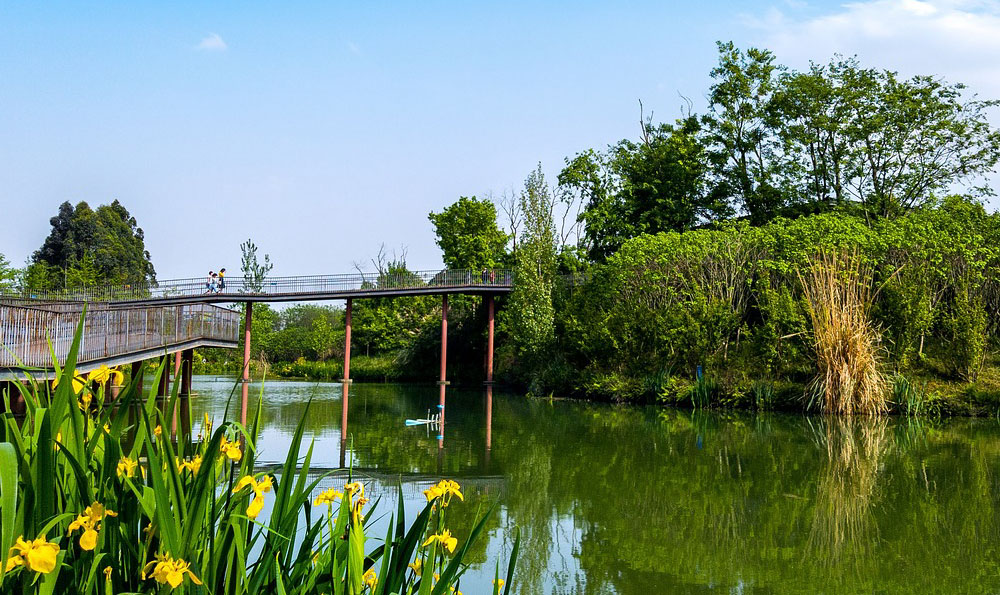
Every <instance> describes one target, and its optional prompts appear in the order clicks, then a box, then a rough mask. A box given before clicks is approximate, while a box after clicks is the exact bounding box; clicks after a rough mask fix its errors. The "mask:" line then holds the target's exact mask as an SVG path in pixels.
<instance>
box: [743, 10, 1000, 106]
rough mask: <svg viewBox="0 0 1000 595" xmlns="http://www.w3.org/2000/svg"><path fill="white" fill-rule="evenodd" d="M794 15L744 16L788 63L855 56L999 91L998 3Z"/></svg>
mask: <svg viewBox="0 0 1000 595" xmlns="http://www.w3.org/2000/svg"><path fill="white" fill-rule="evenodd" d="M795 12H796V11H795V10H794V9H791V10H787V12H786V11H783V10H779V9H775V8H771V9H770V10H768V11H765V12H764V13H762V14H760V15H757V16H752V17H749V18H747V19H746V23H747V24H748V25H750V26H751V28H754V29H757V31H758V32H759V33H760V34H761V37H762V38H761V40H760V45H761V46H763V47H766V48H768V49H771V50H773V51H774V53H775V54H776V55H777V56H778V59H779V61H781V62H783V63H785V64H789V65H790V66H794V67H797V68H803V67H805V66H806V65H807V64H808V61H809V60H813V61H815V62H821V63H822V62H826V61H828V60H829V59H830V58H832V57H833V55H834V54H843V55H846V56H853V55H857V56H858V58H859V59H860V60H861V62H862V64H864V65H866V66H875V67H879V68H888V69H890V70H898V71H900V73H902V74H904V75H913V74H930V75H940V76H943V77H945V78H946V79H947V80H949V81H950V82H964V83H968V84H969V86H970V87H971V88H972V89H971V90H972V91H974V92H975V91H978V92H980V93H981V94H984V95H991V96H996V95H997V94H998V93H1000V77H998V75H1000V67H998V64H997V62H996V60H995V58H996V56H997V55H1000V35H998V34H997V31H1000V7H998V5H997V4H996V3H994V2H977V1H963V0H869V1H867V2H853V3H849V4H845V5H842V6H841V7H839V8H837V9H836V10H834V11H832V12H829V13H827V14H823V15H819V16H810V17H808V18H796V15H795Z"/></svg>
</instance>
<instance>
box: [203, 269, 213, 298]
mask: <svg viewBox="0 0 1000 595" xmlns="http://www.w3.org/2000/svg"><path fill="white" fill-rule="evenodd" d="M205 293H215V271H208V278H207V279H205Z"/></svg>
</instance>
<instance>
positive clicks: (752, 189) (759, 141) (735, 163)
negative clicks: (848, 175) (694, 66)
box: [704, 42, 788, 224]
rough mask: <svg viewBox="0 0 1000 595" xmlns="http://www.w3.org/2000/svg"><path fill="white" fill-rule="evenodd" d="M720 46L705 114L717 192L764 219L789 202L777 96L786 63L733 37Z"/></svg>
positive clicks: (756, 219) (757, 218)
mask: <svg viewBox="0 0 1000 595" xmlns="http://www.w3.org/2000/svg"><path fill="white" fill-rule="evenodd" d="M718 47H719V64H718V66H716V67H715V68H714V69H713V70H712V72H711V75H712V78H713V79H714V80H715V83H714V84H713V85H712V87H711V88H710V89H709V95H708V101H709V113H708V115H707V116H706V117H705V118H704V124H705V128H706V132H707V142H708V144H709V146H710V147H711V154H712V165H713V170H714V176H715V183H716V185H717V186H716V190H715V192H716V193H718V194H719V195H727V196H730V197H731V198H732V200H733V202H734V203H735V205H736V206H737V207H739V208H740V209H742V211H743V212H744V213H746V214H747V215H748V216H749V218H750V221H751V222H753V223H755V224H760V223H764V222H766V221H769V220H770V219H772V218H773V217H774V216H775V215H776V214H777V213H778V211H779V209H781V207H783V206H785V205H786V204H787V202H788V197H787V196H786V195H785V191H786V190H787V186H786V185H785V184H784V177H785V173H786V172H785V171H784V162H783V160H782V159H781V155H782V152H781V141H780V138H779V136H778V135H777V134H775V129H776V127H777V125H778V119H777V117H776V113H775V107H774V102H773V98H774V94H775V90H776V88H777V85H778V81H779V76H778V75H779V73H780V72H781V71H782V69H783V68H782V67H781V66H779V65H777V64H775V63H774V54H772V53H771V52H769V51H767V50H760V49H756V48H750V49H748V50H746V51H745V52H743V51H740V50H739V49H738V48H737V47H736V46H735V45H734V44H733V43H732V42H728V43H722V42H720V43H719V44H718Z"/></svg>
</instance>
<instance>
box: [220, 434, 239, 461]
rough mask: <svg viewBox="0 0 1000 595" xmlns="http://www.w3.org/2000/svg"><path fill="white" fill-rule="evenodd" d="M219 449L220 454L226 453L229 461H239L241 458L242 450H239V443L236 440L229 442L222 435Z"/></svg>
mask: <svg viewBox="0 0 1000 595" xmlns="http://www.w3.org/2000/svg"><path fill="white" fill-rule="evenodd" d="M219 450H220V451H221V452H222V454H224V455H226V458H228V459H229V460H230V461H233V462H234V463H239V462H240V459H242V458H243V451H242V450H240V443H239V441H238V440H235V441H233V442H230V441H229V440H226V437H225V436H223V437H222V442H220V443H219Z"/></svg>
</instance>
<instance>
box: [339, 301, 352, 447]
mask: <svg viewBox="0 0 1000 595" xmlns="http://www.w3.org/2000/svg"><path fill="white" fill-rule="evenodd" d="M352 306H353V301H352V300H351V299H350V298H347V304H346V305H345V306H344V377H343V379H341V383H342V384H343V387H344V394H343V397H342V398H341V400H340V466H341V467H343V466H344V464H345V462H346V459H347V457H346V456H345V451H346V450H347V403H348V401H349V400H350V392H351V310H352Z"/></svg>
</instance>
